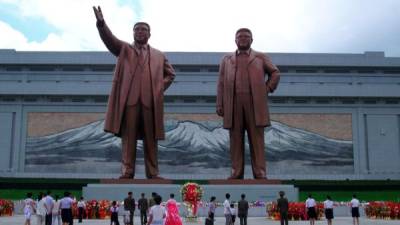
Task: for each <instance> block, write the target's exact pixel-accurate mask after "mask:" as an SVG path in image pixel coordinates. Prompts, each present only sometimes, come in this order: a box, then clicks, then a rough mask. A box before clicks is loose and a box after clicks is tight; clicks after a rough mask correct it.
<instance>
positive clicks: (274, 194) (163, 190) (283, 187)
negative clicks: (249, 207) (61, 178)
mask: <svg viewBox="0 0 400 225" xmlns="http://www.w3.org/2000/svg"><path fill="white" fill-rule="evenodd" d="M182 183H184V181H182V180H168V179H165V180H150V179H103V180H101V183H99V184H88V185H87V186H86V187H83V196H84V197H85V199H87V200H90V199H98V200H100V199H108V200H118V201H121V200H123V199H124V198H125V197H126V196H127V193H128V192H129V191H132V192H133V196H134V198H135V199H136V200H137V199H139V197H140V194H141V193H145V194H146V198H149V197H150V196H151V193H152V192H156V193H158V194H159V195H160V196H161V197H162V198H163V201H164V200H167V199H168V198H169V194H170V193H174V194H175V198H176V200H177V201H179V202H181V201H182V199H181V193H180V188H181V186H182ZM197 183H199V184H200V185H201V187H202V188H203V190H204V194H203V197H202V201H207V202H208V201H209V200H210V197H211V196H215V197H216V198H217V201H218V202H223V201H224V200H225V194H226V193H230V194H231V201H234V202H237V201H239V200H240V195H241V194H242V193H244V194H246V199H247V200H248V201H249V202H255V201H263V202H269V201H276V199H277V198H278V192H279V191H284V192H285V193H286V197H287V198H288V200H289V201H298V197H299V191H298V189H297V188H295V187H294V186H293V185H287V184H281V182H280V181H279V180H254V179H245V180H204V181H198V182H197Z"/></svg>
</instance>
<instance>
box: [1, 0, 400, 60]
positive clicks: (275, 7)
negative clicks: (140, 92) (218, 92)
mask: <svg viewBox="0 0 400 225" xmlns="http://www.w3.org/2000/svg"><path fill="white" fill-rule="evenodd" d="M1 3H2V5H12V6H13V7H16V8H17V9H18V15H19V16H21V17H24V18H40V19H43V20H44V21H46V23H48V24H50V25H51V26H52V27H55V28H56V29H57V32H51V33H49V34H48V35H47V37H46V38H45V40H43V41H41V42H29V41H27V40H28V38H26V37H24V35H23V34H22V33H21V32H19V31H18V30H17V28H16V27H14V28H13V27H10V26H7V24H5V23H3V24H2V25H1V27H0V32H1V33H7V34H8V33H9V34H10V35H7V37H1V39H0V40H3V42H2V43H0V48H15V49H17V50H67V51H68V50H106V49H105V47H104V45H103V43H102V42H101V40H100V38H99V36H98V33H97V30H96V28H95V18H94V15H93V11H92V6H93V5H101V7H102V9H103V13H104V16H105V18H106V21H107V24H108V25H109V26H110V28H111V30H112V31H113V33H114V34H115V35H116V36H117V37H119V38H120V39H122V40H125V41H128V42H131V41H132V29H131V28H132V25H133V24H134V23H135V22H136V21H138V20H140V21H147V22H149V23H150V25H151V27H152V36H151V38H150V44H151V45H153V46H155V47H156V48H159V49H160V50H162V51H206V52H216V51H233V50H234V49H235V48H236V47H235V43H234V34H235V31H236V30H237V29H238V28H240V27H248V28H250V29H251V30H252V31H253V36H254V42H253V47H254V48H255V49H257V50H260V51H266V52H306V53H308V52H332V53H342V52H343V53H362V52H364V51H385V52H386V55H389V56H400V39H399V38H397V37H398V36H400V30H399V29H398V27H399V25H400V1H396V0H381V1H377V0H352V1H348V0H324V1H319V0H279V1H278V0H247V1H240V0H217V1H215V0H202V1H197V0H185V1H182V0H140V1H138V2H136V1H135V2H132V1H122V0H121V1H110V0H98V1H95V0H15V1H10V0H0V4H1ZM0 20H1V16H0ZM38 26H40V24H38Z"/></svg>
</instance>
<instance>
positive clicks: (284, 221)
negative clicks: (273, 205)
mask: <svg viewBox="0 0 400 225" xmlns="http://www.w3.org/2000/svg"><path fill="white" fill-rule="evenodd" d="M279 196H280V198H278V200H277V207H278V211H279V213H280V214H281V225H288V224H289V221H288V211H289V201H288V200H287V198H285V192H283V191H280V192H279Z"/></svg>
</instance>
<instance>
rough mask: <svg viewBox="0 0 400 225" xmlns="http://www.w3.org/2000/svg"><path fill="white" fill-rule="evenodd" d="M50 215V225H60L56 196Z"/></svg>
mask: <svg viewBox="0 0 400 225" xmlns="http://www.w3.org/2000/svg"><path fill="white" fill-rule="evenodd" d="M51 213H52V217H51V218H52V223H51V224H52V225H61V212H60V200H59V196H58V195H56V197H55V199H54V207H53V211H52V212H51ZM56 220H57V224H56Z"/></svg>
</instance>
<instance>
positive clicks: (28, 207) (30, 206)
mask: <svg viewBox="0 0 400 225" xmlns="http://www.w3.org/2000/svg"><path fill="white" fill-rule="evenodd" d="M35 210H36V204H35V201H34V200H33V199H32V193H30V192H29V193H27V194H26V199H25V200H24V216H25V225H31V217H32V214H33V212H34V211H35Z"/></svg>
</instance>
